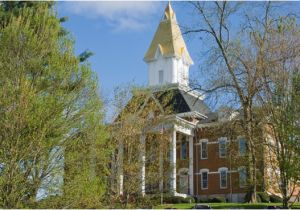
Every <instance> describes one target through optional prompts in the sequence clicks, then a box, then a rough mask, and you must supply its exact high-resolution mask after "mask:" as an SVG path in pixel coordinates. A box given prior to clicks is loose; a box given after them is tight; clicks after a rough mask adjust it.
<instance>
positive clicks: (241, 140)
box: [238, 137, 247, 156]
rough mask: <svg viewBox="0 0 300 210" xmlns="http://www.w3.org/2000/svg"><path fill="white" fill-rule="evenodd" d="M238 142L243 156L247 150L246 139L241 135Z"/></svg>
mask: <svg viewBox="0 0 300 210" xmlns="http://www.w3.org/2000/svg"><path fill="white" fill-rule="evenodd" d="M238 143H239V155H241V156H243V155H245V154H246V151H247V145H246V139H245V138H243V137H240V138H239V140H238Z"/></svg>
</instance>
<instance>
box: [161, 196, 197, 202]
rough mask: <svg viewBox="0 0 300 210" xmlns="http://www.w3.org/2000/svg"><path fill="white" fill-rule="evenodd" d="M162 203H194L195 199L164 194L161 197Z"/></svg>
mask: <svg viewBox="0 0 300 210" xmlns="http://www.w3.org/2000/svg"><path fill="white" fill-rule="evenodd" d="M163 201H164V203H194V202H195V199H194V198H193V197H186V198H183V197H179V196H172V195H164V198H163Z"/></svg>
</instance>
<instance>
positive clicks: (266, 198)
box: [257, 192, 270, 203]
mask: <svg viewBox="0 0 300 210" xmlns="http://www.w3.org/2000/svg"><path fill="white" fill-rule="evenodd" d="M257 196H258V197H260V200H261V202H263V203H269V202H270V196H269V195H268V193H266V192H257Z"/></svg>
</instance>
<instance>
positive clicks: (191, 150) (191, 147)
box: [189, 136, 194, 195]
mask: <svg viewBox="0 0 300 210" xmlns="http://www.w3.org/2000/svg"><path fill="white" fill-rule="evenodd" d="M193 140H194V138H193V136H189V185H190V186H189V188H190V195H194V164H193V163H194V161H193V156H194V142H193Z"/></svg>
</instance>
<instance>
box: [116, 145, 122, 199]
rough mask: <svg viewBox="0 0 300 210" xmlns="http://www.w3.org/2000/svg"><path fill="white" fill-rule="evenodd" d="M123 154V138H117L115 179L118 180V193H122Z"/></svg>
mask: <svg viewBox="0 0 300 210" xmlns="http://www.w3.org/2000/svg"><path fill="white" fill-rule="evenodd" d="M123 156H124V144H123V140H119V145H118V158H117V167H118V168H117V171H118V172H117V174H118V177H117V181H118V187H119V194H120V195H123V186H124V185H123V181H124V180H123Z"/></svg>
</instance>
